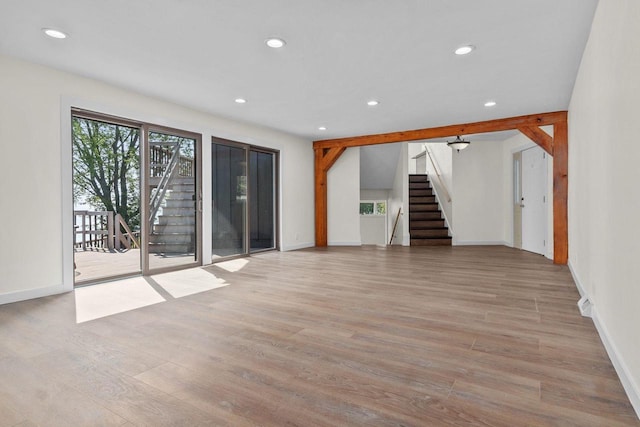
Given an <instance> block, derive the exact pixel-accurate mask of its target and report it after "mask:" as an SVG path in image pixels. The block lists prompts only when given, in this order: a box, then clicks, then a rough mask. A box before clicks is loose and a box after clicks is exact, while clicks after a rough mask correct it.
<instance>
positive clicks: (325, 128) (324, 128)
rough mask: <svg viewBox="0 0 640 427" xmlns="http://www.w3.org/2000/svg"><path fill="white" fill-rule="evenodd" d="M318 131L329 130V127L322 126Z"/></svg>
mask: <svg viewBox="0 0 640 427" xmlns="http://www.w3.org/2000/svg"><path fill="white" fill-rule="evenodd" d="M318 130H327V127H326V126H320V127H319V128H318Z"/></svg>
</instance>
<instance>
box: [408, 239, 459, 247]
mask: <svg viewBox="0 0 640 427" xmlns="http://www.w3.org/2000/svg"><path fill="white" fill-rule="evenodd" d="M410 244H411V246H451V237H442V238H437V239H411V241H410Z"/></svg>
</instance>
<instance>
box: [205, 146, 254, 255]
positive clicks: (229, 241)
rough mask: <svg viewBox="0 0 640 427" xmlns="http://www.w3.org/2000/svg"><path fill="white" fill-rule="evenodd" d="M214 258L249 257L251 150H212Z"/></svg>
mask: <svg viewBox="0 0 640 427" xmlns="http://www.w3.org/2000/svg"><path fill="white" fill-rule="evenodd" d="M211 181H212V182H211V184H212V200H211V203H212V218H211V229H212V258H220V257H227V256H231V255H241V254H246V253H247V245H246V233H245V230H246V223H247V213H246V204H247V150H246V148H244V147H238V146H233V145H228V144H222V143H215V142H214V143H213V144H212V146H211Z"/></svg>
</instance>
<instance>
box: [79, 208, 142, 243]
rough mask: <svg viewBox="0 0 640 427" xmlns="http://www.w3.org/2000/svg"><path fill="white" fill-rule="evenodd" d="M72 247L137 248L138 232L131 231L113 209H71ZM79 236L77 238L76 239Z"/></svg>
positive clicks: (138, 241)
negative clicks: (72, 218) (73, 236)
mask: <svg viewBox="0 0 640 427" xmlns="http://www.w3.org/2000/svg"><path fill="white" fill-rule="evenodd" d="M73 215H74V224H73V225H74V228H75V238H74V247H75V248H76V249H82V250H83V251H86V250H91V249H107V250H110V251H112V250H114V249H118V250H119V249H123V248H126V249H131V248H136V247H137V248H139V247H140V240H139V235H138V234H139V233H136V232H133V231H132V230H131V228H130V227H129V225H128V224H127V223H126V222H125V221H124V219H123V218H122V216H121V215H120V214H115V215H114V212H113V211H88V210H76V211H73ZM78 237H79V239H78Z"/></svg>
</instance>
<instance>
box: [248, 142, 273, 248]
mask: <svg viewBox="0 0 640 427" xmlns="http://www.w3.org/2000/svg"><path fill="white" fill-rule="evenodd" d="M275 161H276V154H275V153H273V152H267V151H257V150H255V149H252V150H250V151H249V177H250V182H249V190H250V191H249V218H250V227H249V232H250V240H249V243H250V248H251V252H256V251H259V250H265V249H274V248H275V247H276V233H275V229H276V216H275V213H276V211H275V201H276V200H275V197H276V191H275V189H276V182H275V176H276V175H275V163H276V162H275Z"/></svg>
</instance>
